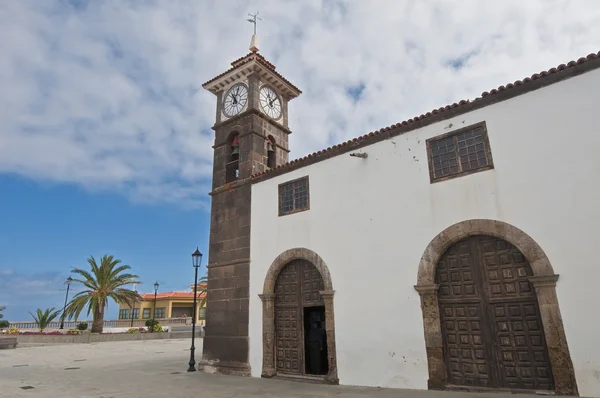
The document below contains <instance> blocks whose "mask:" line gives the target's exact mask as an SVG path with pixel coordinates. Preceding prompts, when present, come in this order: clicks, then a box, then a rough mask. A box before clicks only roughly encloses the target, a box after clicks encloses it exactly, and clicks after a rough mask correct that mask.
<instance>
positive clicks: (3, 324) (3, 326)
mask: <svg viewBox="0 0 600 398" xmlns="http://www.w3.org/2000/svg"><path fill="white" fill-rule="evenodd" d="M8 327H10V323H9V322H8V321H7V320H6V319H4V320H1V321H0V329H6V328H8Z"/></svg>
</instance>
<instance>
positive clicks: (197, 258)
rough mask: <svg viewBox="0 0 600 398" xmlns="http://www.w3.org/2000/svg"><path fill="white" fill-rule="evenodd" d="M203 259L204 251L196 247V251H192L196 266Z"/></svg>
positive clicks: (193, 262)
mask: <svg viewBox="0 0 600 398" xmlns="http://www.w3.org/2000/svg"><path fill="white" fill-rule="evenodd" d="M201 261H202V253H200V250H198V248H196V251H195V252H193V253H192V265H193V266H194V267H196V268H198V267H199V266H200V262H201Z"/></svg>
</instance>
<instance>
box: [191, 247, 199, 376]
mask: <svg viewBox="0 0 600 398" xmlns="http://www.w3.org/2000/svg"><path fill="white" fill-rule="evenodd" d="M201 262H202V253H200V250H198V248H197V247H196V251H195V252H194V253H192V265H193V266H194V310H193V312H192V346H191V347H190V362H189V365H190V367H189V368H188V372H195V371H196V367H195V365H196V360H195V359H194V352H195V351H196V347H194V339H195V337H196V319H197V318H198V315H197V314H196V300H197V296H198V268H200V263H201Z"/></svg>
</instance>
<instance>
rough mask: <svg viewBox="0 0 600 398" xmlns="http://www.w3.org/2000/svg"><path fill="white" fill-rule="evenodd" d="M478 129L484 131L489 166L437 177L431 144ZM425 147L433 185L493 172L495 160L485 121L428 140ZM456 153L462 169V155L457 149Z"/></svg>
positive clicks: (430, 179)
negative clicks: (483, 172) (484, 172)
mask: <svg viewBox="0 0 600 398" xmlns="http://www.w3.org/2000/svg"><path fill="white" fill-rule="evenodd" d="M478 128H482V129H483V144H484V151H485V156H486V159H487V161H488V164H487V165H486V166H481V167H477V168H475V169H471V170H467V171H463V170H459V171H457V172H455V173H451V174H448V175H445V176H441V177H436V176H435V171H434V165H433V152H432V149H431V144H433V143H435V142H436V141H440V140H444V139H446V138H450V137H456V136H458V135H460V134H463V133H465V132H468V131H470V130H475V129H478ZM455 145H456V143H455ZM425 146H426V147H427V163H428V166H429V182H430V183H432V184H433V183H435V182H441V181H446V180H450V179H453V178H457V177H462V176H466V175H469V174H474V173H479V172H482V171H486V170H491V169H493V168H494V159H493V157H492V149H491V147H490V140H489V136H488V130H487V124H486V122H485V121H482V122H478V123H475V124H472V125H470V126H466V127H463V128H460V129H458V130H454V131H451V132H449V133H445V134H441V135H438V136H435V137H431V138H428V139H427V140H425ZM456 151H457V159H458V160H457V162H458V166H459V167H461V166H460V165H461V163H460V155H459V154H458V148H456Z"/></svg>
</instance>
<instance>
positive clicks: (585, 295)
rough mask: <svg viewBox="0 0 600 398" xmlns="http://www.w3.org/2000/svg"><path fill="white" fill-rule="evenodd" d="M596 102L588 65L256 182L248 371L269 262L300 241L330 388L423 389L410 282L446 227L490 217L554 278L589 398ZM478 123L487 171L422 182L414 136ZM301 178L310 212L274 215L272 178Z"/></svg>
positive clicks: (596, 348) (595, 354) (258, 347)
mask: <svg viewBox="0 0 600 398" xmlns="http://www.w3.org/2000/svg"><path fill="white" fill-rule="evenodd" d="M598 104H600V71H598V70H596V71H592V72H589V73H586V74H584V75H581V76H577V77H574V78H571V79H568V80H565V81H562V82H560V83H556V84H554V85H551V86H548V87H545V88H542V89H539V90H536V91H533V92H530V93H527V94H524V95H522V96H519V97H516V98H513V99H511V100H508V101H504V102H500V103H497V104H494V105H490V106H488V107H485V108H483V109H480V110H476V111H473V112H470V113H468V114H463V115H459V116H457V117H454V118H452V119H449V120H444V121H442V122H439V123H435V124H433V125H430V126H426V127H423V128H421V129H419V130H416V131H412V132H409V133H406V134H404V135H400V136H396V137H394V138H391V139H387V140H384V141H382V142H379V143H376V144H373V145H371V146H368V147H365V148H362V149H360V150H359V151H361V152H366V153H368V158H367V159H361V158H356V157H350V156H349V155H348V154H344V155H340V156H336V157H333V158H331V159H328V160H325V161H321V162H318V163H315V164H313V165H310V166H306V167H303V168H300V169H298V170H294V171H291V172H289V173H286V174H284V175H280V176H277V177H274V178H271V179H268V180H265V181H263V182H260V183H258V184H255V185H254V186H253V188H252V212H251V214H252V230H251V271H250V325H249V327H250V329H249V332H250V361H251V367H252V374H253V375H254V376H257V377H258V376H260V373H261V368H262V303H261V301H260V299H259V297H258V294H260V293H262V288H263V283H264V280H265V275H266V273H267V270H268V268H269V266H270V265H271V263H272V262H273V260H274V259H275V258H276V257H277V256H278V255H279V254H280V253H282V252H284V251H285V250H288V249H291V248H296V247H303V248H308V249H310V250H312V251H314V252H316V253H317V254H319V255H320V256H321V258H322V259H323V260H324V262H325V263H326V264H327V266H328V268H329V271H330V273H331V277H332V281H333V287H334V290H335V296H334V307H335V334H336V345H337V363H338V376H339V380H340V384H349V385H364V386H381V387H397V388H416V389H426V388H427V379H428V371H427V357H426V352H425V340H424V335H423V321H422V313H421V308H420V298H419V295H418V293H417V292H416V291H415V290H414V288H413V285H415V284H416V282H417V268H418V265H419V260H420V258H421V255H422V254H423V251H424V250H425V248H426V247H427V245H428V244H429V242H430V241H431V240H432V239H433V238H434V237H435V236H436V235H437V234H439V233H440V232H441V231H443V230H444V229H445V228H447V227H449V226H450V225H452V224H454V223H457V222H460V221H464V220H468V219H494V220H500V221H504V222H506V223H509V224H512V225H514V226H515V227H517V228H519V229H521V230H523V231H524V232H525V233H527V234H529V235H530V236H531V237H532V238H533V239H534V240H535V241H536V242H537V243H538V244H539V245H540V246H541V248H542V249H543V250H544V251H545V253H546V255H547V256H548V258H549V259H550V262H551V264H552V266H553V267H554V271H555V273H557V274H560V279H559V280H558V283H557V286H556V291H557V295H558V300H559V305H560V310H561V313H562V317H563V321H564V327H565V331H566V336H567V341H568V344H569V349H570V353H571V358H572V360H573V365H574V367H575V374H576V378H577V383H578V388H579V393H580V395H582V396H599V395H600V376H599V375H600V344H598V342H597V339H598V336H599V335H600V317H598V316H597V314H598V311H597V307H598V303H600V289H598V284H597V281H598V277H599V276H600V264H599V263H598V257H599V256H598V255H597V253H596V250H597V246H598V243H597V239H598V236H599V235H598V225H600V205H599V204H600V181H599V180H600V178H599V177H600V155H599V154H600V127H599V126H600V125H599V124H598V119H597V116H598ZM482 121H485V122H486V124H487V131H488V136H489V142H490V147H491V153H492V156H493V161H494V167H495V168H494V169H492V170H488V171H483V172H479V173H474V174H471V175H467V176H462V177H457V178H454V179H450V180H447V181H443V182H436V183H433V184H432V183H430V179H429V169H428V162H427V152H426V146H425V140H426V139H428V138H432V137H435V136H438V135H441V134H444V133H447V132H450V131H453V130H456V129H459V128H462V127H465V126H469V125H471V124H475V123H478V122H482ZM450 126H452V127H450ZM296 134H302V132H296ZM292 149H293V148H292ZM306 175H308V176H309V184H310V210H308V211H303V212H299V213H296V214H291V215H286V216H281V217H280V216H278V184H280V183H283V182H286V181H290V180H293V179H296V178H299V177H303V176H306Z"/></svg>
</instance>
